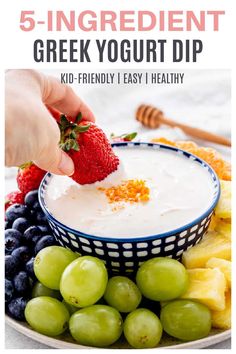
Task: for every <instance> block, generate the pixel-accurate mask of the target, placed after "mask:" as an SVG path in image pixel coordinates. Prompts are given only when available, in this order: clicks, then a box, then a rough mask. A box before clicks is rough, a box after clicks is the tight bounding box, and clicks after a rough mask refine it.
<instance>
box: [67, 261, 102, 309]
mask: <svg viewBox="0 0 236 354" xmlns="http://www.w3.org/2000/svg"><path fill="white" fill-rule="evenodd" d="M107 280H108V275H107V270H106V267H105V265H104V263H103V262H102V261H101V260H100V259H98V258H96V257H91V256H83V257H79V258H77V259H76V260H75V261H73V262H72V263H71V264H69V265H68V266H67V267H66V269H65V270H64V272H63V274H62V277H61V284H60V290H61V294H62V296H63V298H64V300H65V301H66V302H67V303H68V304H71V305H74V306H76V307H85V306H90V305H93V304H95V302H97V301H98V300H99V299H100V298H101V297H102V296H103V294H104V292H105V290H106V286H107Z"/></svg>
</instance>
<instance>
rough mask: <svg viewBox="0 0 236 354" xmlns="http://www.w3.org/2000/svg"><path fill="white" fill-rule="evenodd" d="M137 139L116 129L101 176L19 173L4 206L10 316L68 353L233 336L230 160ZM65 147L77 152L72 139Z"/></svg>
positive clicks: (27, 168) (182, 144)
mask: <svg viewBox="0 0 236 354" xmlns="http://www.w3.org/2000/svg"><path fill="white" fill-rule="evenodd" d="M63 124H65V125H66V128H67V129H68V124H69V123H68V122H66V121H65V119H64V123H63ZM78 124H79V123H78ZM82 127H83V126H82ZM74 128H75V129H76V134H77V133H78V134H79V135H80V136H83V134H84V137H85V135H86V134H88V131H89V129H91V128H88V127H87V128H86V129H85V128H81V125H80V128H77V126H76V124H75V123H73V129H74ZM94 131H95V128H94ZM99 134H100V133H99ZM64 138H65V135H64ZM133 138H135V134H128V135H127V136H126V135H124V136H122V137H120V138H119V139H118V140H117V137H115V138H114V137H113V144H112V146H111V147H109V149H111V151H110V150H109V151H108V150H107V151H108V152H107V154H108V155H107V156H108V158H111V157H112V159H113V160H112V169H113V170H112V169H111V171H109V173H107V175H108V174H110V173H111V175H110V176H108V177H107V178H105V179H104V176H102V177H101V178H100V179H98V178H97V182H96V181H95V180H93V177H94V171H92V172H91V170H90V171H89V172H90V174H89V177H88V172H87V175H85V173H84V171H83V173H82V174H81V173H80V171H78V170H77V171H76V173H75V175H74V176H72V178H70V177H64V176H54V175H50V174H48V173H46V171H42V170H40V169H39V168H38V167H37V166H35V165H34V164H33V163H28V164H25V165H24V166H22V167H21V168H20V169H19V171H18V174H17V184H18V188H19V190H18V191H15V192H12V193H10V194H8V195H7V197H6V202H5V309H6V322H7V323H8V324H9V325H10V326H12V327H13V328H15V329H16V330H17V331H19V332H21V333H23V334H25V335H26V336H29V337H30V338H32V339H35V340H37V341H39V342H41V343H44V344H48V345H49V346H51V347H54V348H61V349H62V348H74V349H76V348H91V347H96V348H136V349H142V348H163V347H164V348H203V347H207V346H210V345H212V344H215V343H218V342H221V341H223V340H225V339H227V338H229V337H230V334H231V332H230V328H231V172H230V164H229V162H227V161H225V160H224V159H223V157H222V156H221V155H220V154H219V153H218V152H216V150H214V149H212V148H205V147H199V146H198V145H197V144H196V143H194V142H189V141H175V142H174V141H169V140H166V139H165V138H158V139H153V140H152V141H148V142H146V143H141V142H139V141H138V140H137V141H135V142H131V140H132V139H133ZM84 141H86V139H85V138H83V139H82V138H81V141H79V143H80V145H81V146H80V150H79V151H82V149H83V143H84ZM104 142H105V144H108V143H107V141H106V140H104ZM63 144H65V146H66V149H69V150H70V149H71V148H72V150H73V153H71V156H74V154H75V152H77V151H78V150H77V146H75V145H74V142H71V137H70V146H69V145H68V144H67V141H64V142H63ZM113 153H114V155H115V158H114V156H113V155H112V154H113ZM147 156H148V158H147ZM119 161H122V164H123V165H122V171H120V170H119V171H116V169H117V165H118V163H119ZM150 161H151V168H150ZM79 165H80V166H81V165H83V163H82V162H80V164H79ZM110 166H111V165H110ZM156 166H158V168H157V167H156ZM123 170H125V171H126V172H125V173H126V174H127V175H126V179H124V174H123ZM112 171H115V172H112ZM153 171H154V172H153ZM173 171H174V174H173ZM117 172H118V173H117ZM121 172H122V178H120V173H121ZM99 173H101V170H99ZM111 176H112V178H110V177H111ZM135 176H138V178H135ZM78 178H79V183H78ZM86 178H90V182H89V184H88V182H87V180H86ZM156 180H157V181H158V183H157V186H156V184H155V183H154V182H153V181H156ZM94 182H95V183H94ZM161 191H164V192H165V193H163V194H162V193H161ZM170 196H171V197H170ZM170 199H171V202H168V203H166V200H170ZM81 200H82V202H83V203H81ZM190 201H191V207H190V204H189V203H190ZM153 210H154V211H155V212H153ZM91 215H92V217H91ZM94 220H95V222H94ZM104 220H105V221H106V222H104ZM134 220H135V222H134Z"/></svg>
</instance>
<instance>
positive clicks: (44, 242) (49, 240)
mask: <svg viewBox="0 0 236 354" xmlns="http://www.w3.org/2000/svg"><path fill="white" fill-rule="evenodd" d="M56 244H57V242H56V240H55V238H54V236H52V235H46V236H43V237H42V238H41V239H40V240H39V241H38V242H37V244H36V246H35V248H34V252H35V254H37V253H39V251H41V250H42V249H43V248H45V247H48V246H53V245H56Z"/></svg>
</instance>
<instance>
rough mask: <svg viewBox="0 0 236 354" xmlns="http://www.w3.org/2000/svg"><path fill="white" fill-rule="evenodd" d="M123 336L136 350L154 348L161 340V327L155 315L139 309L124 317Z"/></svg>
mask: <svg viewBox="0 0 236 354" xmlns="http://www.w3.org/2000/svg"><path fill="white" fill-rule="evenodd" d="M124 335H125V338H126V339H127V341H128V343H129V344H130V345H131V346H132V347H134V348H136V349H143V348H154V347H156V346H157V344H158V343H159V342H160V340H161V336H162V325H161V322H160V320H159V318H158V317H157V315H155V313H153V312H152V311H150V310H147V309H143V308H139V309H137V310H134V311H133V312H131V313H129V314H128V316H127V317H126V319H125V322H124Z"/></svg>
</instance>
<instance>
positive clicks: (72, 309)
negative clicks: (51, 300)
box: [62, 300, 78, 315]
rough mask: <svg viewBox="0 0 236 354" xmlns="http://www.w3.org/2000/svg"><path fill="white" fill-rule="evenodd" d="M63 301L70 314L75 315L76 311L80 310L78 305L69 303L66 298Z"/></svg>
mask: <svg viewBox="0 0 236 354" xmlns="http://www.w3.org/2000/svg"><path fill="white" fill-rule="evenodd" d="M62 303H63V304H64V305H65V307H66V308H67V310H68V311H69V314H70V315H73V313H75V312H76V311H78V307H75V306H73V305H70V304H67V302H66V301H65V300H62Z"/></svg>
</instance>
